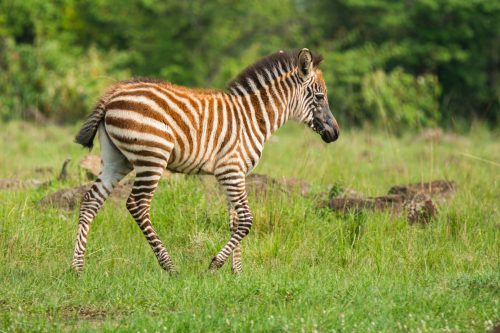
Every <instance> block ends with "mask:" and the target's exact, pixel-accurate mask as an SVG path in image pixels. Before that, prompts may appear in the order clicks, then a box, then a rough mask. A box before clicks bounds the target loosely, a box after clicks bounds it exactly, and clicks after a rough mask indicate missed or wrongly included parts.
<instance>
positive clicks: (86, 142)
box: [75, 105, 105, 148]
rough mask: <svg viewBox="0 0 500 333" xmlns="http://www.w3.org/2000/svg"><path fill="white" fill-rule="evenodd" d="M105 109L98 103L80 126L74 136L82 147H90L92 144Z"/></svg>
mask: <svg viewBox="0 0 500 333" xmlns="http://www.w3.org/2000/svg"><path fill="white" fill-rule="evenodd" d="M104 113H105V109H104V107H103V106H102V105H98V106H97V107H96V108H95V109H94V111H93V112H92V113H91V114H90V116H89V117H88V118H87V120H86V121H85V123H84V124H83V126H82V128H81V129H80V131H79V132H78V134H77V135H76V137H75V142H76V143H79V144H81V145H82V146H84V147H87V148H92V146H93V145H94V138H95V135H96V133H97V128H98V127H99V123H100V122H101V120H102V118H103V117H104Z"/></svg>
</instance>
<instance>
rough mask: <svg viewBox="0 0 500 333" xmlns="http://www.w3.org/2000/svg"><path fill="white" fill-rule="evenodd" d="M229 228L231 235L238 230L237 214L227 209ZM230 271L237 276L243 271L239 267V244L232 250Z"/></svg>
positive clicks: (232, 209)
mask: <svg viewBox="0 0 500 333" xmlns="http://www.w3.org/2000/svg"><path fill="white" fill-rule="evenodd" d="M229 228H230V230H231V235H233V234H234V233H235V232H236V231H237V230H238V214H237V213H236V210H235V209H234V208H229ZM231 271H232V272H233V273H234V274H239V273H241V272H242V271H243V267H242V265H241V244H239V243H238V245H236V247H235V248H234V250H233V262H232V265H231Z"/></svg>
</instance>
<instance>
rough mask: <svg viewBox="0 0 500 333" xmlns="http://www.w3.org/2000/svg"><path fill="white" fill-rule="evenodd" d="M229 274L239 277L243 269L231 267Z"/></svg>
mask: <svg viewBox="0 0 500 333" xmlns="http://www.w3.org/2000/svg"><path fill="white" fill-rule="evenodd" d="M231 273H233V274H234V275H240V274H241V273H243V269H242V268H241V267H231Z"/></svg>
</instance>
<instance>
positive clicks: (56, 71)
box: [0, 38, 129, 122]
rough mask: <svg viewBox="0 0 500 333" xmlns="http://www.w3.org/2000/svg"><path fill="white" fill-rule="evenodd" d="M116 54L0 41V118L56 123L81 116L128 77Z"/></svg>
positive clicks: (55, 43) (52, 44)
mask: <svg viewBox="0 0 500 333" xmlns="http://www.w3.org/2000/svg"><path fill="white" fill-rule="evenodd" d="M125 60H126V58H125V57H124V56H123V55H122V54H120V53H118V52H108V53H106V54H104V53H102V52H99V51H98V50H96V49H95V48H93V47H91V48H89V49H87V50H86V51H85V52H79V51H78V50H67V49H65V48H64V47H63V46H62V44H61V43H59V42H58V41H55V40H51V41H45V42H43V43H42V42H38V43H35V44H34V45H30V44H16V43H15V42H14V41H13V40H12V39H9V38H5V39H0V89H1V91H2V93H1V94H0V117H1V119H2V120H10V119H26V118H32V117H34V116H40V115H41V116H42V117H43V116H45V117H47V118H50V119H53V120H55V121H58V122H64V121H68V120H74V119H76V118H81V117H82V116H83V115H85V114H87V113H88V112H89V111H90V109H91V108H92V106H93V104H94V103H95V102H96V99H97V97H98V96H99V95H100V94H102V93H103V90H104V89H105V86H107V85H109V84H111V83H112V82H114V81H116V80H118V79H123V78H125V77H127V76H128V75H129V74H128V72H127V71H125V70H121V69H119V67H120V64H121V63H123V62H124V61H125Z"/></svg>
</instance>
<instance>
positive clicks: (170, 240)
mask: <svg viewBox="0 0 500 333" xmlns="http://www.w3.org/2000/svg"><path fill="white" fill-rule="evenodd" d="M40 127H42V128H40ZM75 130H76V126H73V127H70V128H67V127H63V128H61V127H59V126H54V125H50V126H38V125H34V124H26V123H21V124H19V123H16V122H11V123H10V124H8V125H7V126H5V127H4V130H3V131H2V132H1V133H0V144H1V143H3V142H9V144H5V145H2V146H0V147H1V149H0V152H1V153H3V154H0V177H2V178H3V177H10V176H12V175H13V174H16V175H18V176H20V175H22V176H23V177H24V178H30V177H38V178H40V177H42V175H41V173H40V172H43V170H49V171H48V175H47V174H46V177H50V178H49V179H51V180H52V182H51V184H50V185H48V186H47V187H42V188H38V189H25V190H10V191H5V190H2V191H0V203H1V204H0V331H6V332H44V331H71V332H74V331H81V332H92V331H96V332H103V331H107V332H111V331H120V332H287V331H288V332H401V333H408V332H482V333H484V332H489V331H490V330H491V329H492V328H493V327H494V326H495V325H497V324H499V322H498V319H500V312H499V310H500V304H499V301H500V269H499V267H500V256H499V253H500V239H499V237H500V228H499V225H498V222H499V221H500V211H499V207H498V198H499V197H500V186H498V184H499V182H500V175H499V173H498V172H497V171H498V164H496V165H495V164H494V163H491V162H488V161H485V160H490V161H491V160H492V159H495V158H498V156H500V140H498V136H493V135H492V134H491V132H490V131H486V130H484V128H481V127H477V126H474V127H473V128H472V130H471V131H470V133H469V135H468V136H467V137H464V136H456V135H451V134H446V135H444V136H442V137H441V138H440V139H435V140H431V141H427V140H426V139H425V138H422V137H420V135H413V134H410V133H404V134H403V135H402V137H401V138H397V139H396V138H394V137H392V136H387V135H386V134H383V133H376V132H367V131H355V132H351V131H344V132H343V134H342V135H343V136H342V139H341V140H339V141H338V142H336V143H335V144H334V145H326V144H324V143H322V142H321V139H320V138H319V137H318V136H317V135H316V134H315V133H313V132H312V131H310V129H308V128H304V127H303V126H300V125H297V124H293V123H292V124H289V125H288V126H287V127H286V128H284V129H282V130H280V131H278V133H277V135H276V136H274V137H273V138H274V139H273V140H271V141H270V142H269V143H268V144H267V146H266V149H265V150H264V156H263V159H262V162H261V164H259V166H258V169H257V172H260V173H265V174H268V175H270V176H273V177H282V176H287V177H298V178H301V179H304V180H306V181H308V182H311V183H312V185H313V193H315V194H318V193H319V192H321V191H326V190H328V187H329V184H338V183H339V182H341V184H342V185H344V186H347V187H349V188H353V189H355V190H358V191H361V192H363V193H365V194H366V195H373V196H376V195H381V194H384V193H386V192H387V190H388V189H389V187H391V186H392V185H394V184H404V183H407V182H415V181H419V180H429V179H435V178H438V179H439V178H446V179H452V180H455V181H456V182H457V184H458V190H457V194H456V196H455V198H454V199H453V200H448V201H447V202H446V203H445V204H443V205H440V206H439V208H440V211H439V215H438V216H437V218H435V219H433V220H432V221H431V223H430V224H429V225H427V226H419V225H408V222H407V221H406V219H405V218H404V217H402V216H392V215H391V214H389V213H370V212H369V213H366V214H360V215H354V214H353V215H351V214H346V215H344V214H335V213H333V212H330V211H328V210H326V209H321V210H320V209H318V208H317V207H316V202H315V199H314V198H315V195H313V196H311V197H308V198H302V197H300V196H299V195H298V194H296V195H293V196H292V197H287V196H286V195H283V193H282V192H281V191H275V192H273V191H271V192H269V193H267V194H264V195H262V194H261V195H259V196H256V195H254V194H253V193H252V194H251V195H250V205H251V207H252V211H253V214H254V216H255V224H254V227H253V229H252V232H251V233H250V235H249V236H248V238H246V239H245V240H244V241H243V243H242V250H243V264H244V269H245V271H244V273H243V274H242V275H241V276H239V277H234V276H233V275H232V274H231V272H230V265H228V264H226V265H225V266H224V267H223V268H222V269H221V270H220V271H218V272H216V273H214V274H209V273H208V272H207V267H208V264H209V261H210V259H211V258H212V256H213V255H214V254H215V253H216V252H217V251H218V250H219V249H220V248H221V247H222V246H223V244H225V242H226V241H227V239H228V237H229V231H228V227H227V216H226V205H225V202H224V198H223V196H219V195H217V194H216V193H217V192H216V191H213V190H212V191H210V190H209V191H207V189H206V187H205V186H204V184H203V183H202V182H200V181H199V179H198V178H197V177H182V176H181V177H172V178H169V179H164V180H162V182H161V184H160V186H159V188H158V191H157V192H156V195H155V198H154V201H153V205H152V219H153V223H154V225H155V228H156V230H157V231H158V233H159V235H160V237H161V238H162V240H163V241H164V242H165V244H166V246H167V248H168V250H169V251H170V253H171V254H172V258H173V260H174V261H175V263H176V264H177V266H178V268H179V270H180V275H179V276H178V277H174V278H172V277H171V276H169V275H168V274H166V273H165V272H163V271H162V270H161V269H160V267H159V266H158V264H157V262H156V259H155V257H154V255H153V253H152V251H151V249H150V247H149V245H148V244H147V242H146V240H145V239H144V236H143V235H142V233H141V232H140V230H139V228H138V227H137V225H136V223H135V222H134V221H133V219H132V217H131V216H130V214H129V213H128V212H127V210H126V208H125V204H124V200H123V201H116V200H108V201H107V202H106V204H105V205H104V208H103V210H102V211H101V212H100V213H99V215H98V216H97V218H96V220H95V222H94V223H93V225H92V228H91V230H90V234H89V243H88V251H87V256H86V259H87V261H86V267H85V271H84V273H83V274H82V275H81V276H78V277H77V276H75V275H74V274H72V272H71V271H69V267H70V262H71V257H72V252H73V246H74V237H75V233H76V227H77V214H78V212H77V209H74V210H72V211H64V210H60V209H54V208H44V207H40V205H39V204H38V201H39V200H40V199H41V198H42V197H44V196H45V195H46V194H47V193H52V192H54V191H55V190H57V189H61V188H65V187H68V186H74V185H78V184H80V182H81V181H82V179H83V181H85V177H84V173H83V172H82V171H79V170H78V166H77V163H71V164H70V168H69V179H68V181H67V182H66V183H61V182H58V181H56V180H55V178H56V176H57V173H58V171H59V169H60V164H61V163H62V160H64V159H65V158H66V157H68V156H71V157H72V158H73V159H74V160H78V159H79V158H81V156H82V155H83V154H85V152H84V151H83V150H82V149H81V148H80V147H78V146H77V145H75V144H72V143H71V139H72V136H73V134H74V132H75ZM471 154H475V155H474V156H475V157H474V156H472V157H471V156H470V155H471ZM12 156H15V158H12ZM296 156H305V158H302V159H297V158H296ZM49 168H51V169H49ZM50 170H52V173H51V171H50Z"/></svg>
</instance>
